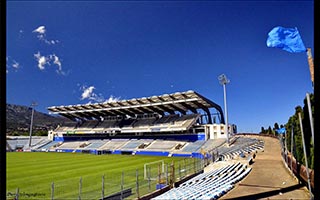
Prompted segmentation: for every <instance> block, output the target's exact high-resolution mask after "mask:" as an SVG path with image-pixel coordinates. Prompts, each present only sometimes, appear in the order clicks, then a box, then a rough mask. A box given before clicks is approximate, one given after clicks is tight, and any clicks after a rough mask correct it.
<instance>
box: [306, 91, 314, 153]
mask: <svg viewBox="0 0 320 200" xmlns="http://www.w3.org/2000/svg"><path fill="white" fill-rule="evenodd" d="M307 105H308V111H309V121H310V128H311V134H312V145H313V147H314V126H313V117H312V107H311V101H310V94H309V93H307Z"/></svg>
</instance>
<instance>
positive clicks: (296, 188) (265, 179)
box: [221, 136, 310, 199]
mask: <svg viewBox="0 0 320 200" xmlns="http://www.w3.org/2000/svg"><path fill="white" fill-rule="evenodd" d="M251 137H252V136H251ZM256 137H257V138H259V139H261V140H264V142H265V148H264V152H259V153H258V154H257V156H256V158H255V162H254V164H252V165H251V167H252V171H251V172H250V174H249V175H248V176H247V177H246V178H245V179H243V180H242V181H240V182H239V183H238V184H237V185H236V186H235V188H234V189H233V190H231V191H230V192H229V193H227V194H226V195H224V196H223V197H222V198H221V199H310V196H309V193H308V190H307V188H306V187H304V186H301V185H299V184H298V181H297V180H296V179H295V178H294V177H293V176H291V174H290V173H289V171H288V170H287V169H286V167H285V166H284V163H283V162H282V158H281V149H280V144H279V141H278V140H277V139H275V138H269V137H259V136H256Z"/></svg>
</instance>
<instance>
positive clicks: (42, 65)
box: [34, 51, 48, 70]
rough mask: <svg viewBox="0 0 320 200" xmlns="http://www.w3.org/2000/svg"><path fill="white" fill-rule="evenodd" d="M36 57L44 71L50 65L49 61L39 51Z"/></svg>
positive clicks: (39, 66)
mask: <svg viewBox="0 0 320 200" xmlns="http://www.w3.org/2000/svg"><path fill="white" fill-rule="evenodd" d="M34 57H35V58H36V60H37V61H38V68H39V69H40V70H44V69H45V65H46V64H48V59H47V58H46V57H45V56H41V54H40V52H39V51H38V53H36V54H34Z"/></svg>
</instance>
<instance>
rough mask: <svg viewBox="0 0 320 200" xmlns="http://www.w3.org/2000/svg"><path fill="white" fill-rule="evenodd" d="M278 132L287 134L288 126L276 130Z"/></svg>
mask: <svg viewBox="0 0 320 200" xmlns="http://www.w3.org/2000/svg"><path fill="white" fill-rule="evenodd" d="M276 131H277V133H278V134H285V133H286V128H285V127H283V128H279V129H277V130H276Z"/></svg>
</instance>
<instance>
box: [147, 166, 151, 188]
mask: <svg viewBox="0 0 320 200" xmlns="http://www.w3.org/2000/svg"><path fill="white" fill-rule="evenodd" d="M147 174H148V188H149V192H150V190H151V184H150V181H151V180H150V166H148V167H147Z"/></svg>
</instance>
